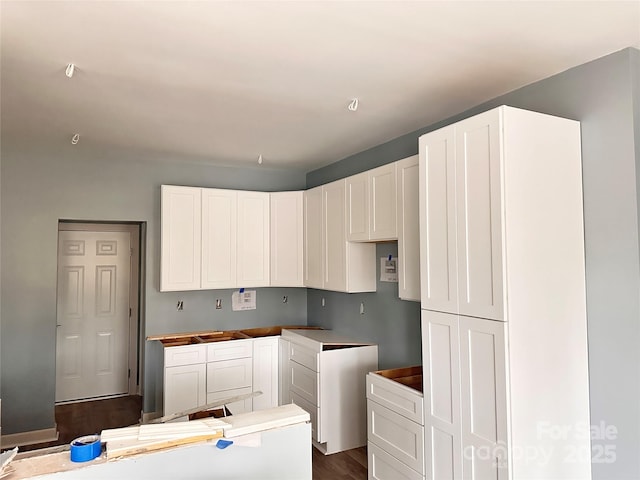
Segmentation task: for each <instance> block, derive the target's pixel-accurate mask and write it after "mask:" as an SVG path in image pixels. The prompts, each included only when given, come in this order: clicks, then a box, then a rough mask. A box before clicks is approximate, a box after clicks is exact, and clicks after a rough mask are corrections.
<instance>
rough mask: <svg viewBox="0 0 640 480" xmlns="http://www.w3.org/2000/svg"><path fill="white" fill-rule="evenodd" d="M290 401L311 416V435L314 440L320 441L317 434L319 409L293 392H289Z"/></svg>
mask: <svg viewBox="0 0 640 480" xmlns="http://www.w3.org/2000/svg"><path fill="white" fill-rule="evenodd" d="M291 401H292V402H293V403H295V404H296V405H298V406H299V407H300V408H302V409H303V410H305V411H306V412H307V413H308V414H309V417H311V437H312V438H313V439H314V440H315V441H316V442H320V443H322V441H321V440H320V435H319V433H320V432H319V430H318V429H319V424H318V417H319V416H320V409H319V408H318V407H316V406H315V405H313V404H312V403H309V402H307V401H306V400H305V399H304V398H302V397H301V396H300V395H298V394H296V393H294V392H291Z"/></svg>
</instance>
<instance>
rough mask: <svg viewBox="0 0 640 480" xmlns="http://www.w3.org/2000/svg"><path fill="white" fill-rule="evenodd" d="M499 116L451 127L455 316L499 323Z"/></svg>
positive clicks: (491, 113)
mask: <svg viewBox="0 0 640 480" xmlns="http://www.w3.org/2000/svg"><path fill="white" fill-rule="evenodd" d="M500 136H501V128H500V112H499V110H491V111H489V112H486V113H483V114H481V115H476V116H475V117H471V118H469V119H467V120H463V121H462V122H459V123H457V124H455V138H456V167H455V168H456V194H457V199H456V205H457V220H458V223H457V251H458V297H459V312H460V314H462V315H470V316H473V317H481V318H491V319H494V320H502V319H503V300H502V275H503V272H502V233H501V232H502V223H501V222H502V221H501V211H502V207H501V180H500V179H501V174H500V164H501V162H500V160H501V148H500Z"/></svg>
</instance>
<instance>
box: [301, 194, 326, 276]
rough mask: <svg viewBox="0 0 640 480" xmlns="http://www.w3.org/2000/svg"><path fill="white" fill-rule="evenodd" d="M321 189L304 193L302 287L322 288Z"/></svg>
mask: <svg viewBox="0 0 640 480" xmlns="http://www.w3.org/2000/svg"><path fill="white" fill-rule="evenodd" d="M322 225H323V224H322V187H316V188H311V189H309V190H306V191H305V192H304V285H305V287H309V288H322V286H323V283H322V279H323V275H324V273H323V264H322V258H323V250H322V249H323V245H322V230H323V226H322Z"/></svg>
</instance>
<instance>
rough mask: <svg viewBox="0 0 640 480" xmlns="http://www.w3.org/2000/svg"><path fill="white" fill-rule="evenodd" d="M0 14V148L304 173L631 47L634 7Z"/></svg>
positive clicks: (194, 6)
mask: <svg viewBox="0 0 640 480" xmlns="http://www.w3.org/2000/svg"><path fill="white" fill-rule="evenodd" d="M0 8H1V10H0V15H1V17H0V18H1V22H2V23H1V42H2V43H1V45H2V50H1V53H2V56H1V59H0V60H1V62H0V67H1V78H0V80H1V83H0V87H1V94H2V96H1V101H2V103H1V104H0V106H1V113H2V124H1V126H2V131H3V132H2V134H3V142H5V143H9V144H12V145H14V146H16V145H17V146H22V148H28V146H29V145H35V144H38V145H40V146H41V147H43V148H46V147H47V145H53V144H56V145H58V144H63V143H64V144H69V147H68V148H74V149H83V150H84V151H86V152H87V155H90V154H91V152H96V151H105V150H108V149H114V150H117V151H129V152H131V155H132V156H134V155H136V156H139V157H144V158H166V157H172V158H175V159H180V160H184V161H190V162H194V161H195V162H207V163H211V164H224V165H229V164H239V165H257V163H256V160H257V158H258V155H259V154H262V155H263V157H264V163H263V166H264V167H267V166H276V167H286V168H300V169H303V170H305V171H309V170H312V169H314V168H317V167H319V166H322V165H325V164H328V163H331V162H334V161H336V160H339V159H341V158H344V157H346V156H348V155H351V154H353V153H356V152H359V151H362V150H365V149H367V148H369V147H372V146H375V145H377V144H380V143H383V142H385V141H388V140H391V139H393V138H395V137H397V136H400V135H402V134H405V133H409V132H411V131H414V130H417V129H419V128H422V127H424V126H427V125H429V124H431V123H434V122H436V121H438V120H442V119H444V118H446V117H449V116H451V115H454V114H456V113H459V112H461V111H463V110H465V109H467V108H470V107H472V106H475V105H477V104H479V103H481V102H483V101H485V100H489V99H491V98H494V97H496V96H498V95H500V94H503V93H506V92H508V91H511V90H514V89H516V88H518V87H520V86H523V85H526V84H529V83H532V82H534V81H536V80H539V79H542V78H545V77H548V76H550V75H553V74H555V73H558V72H561V71H563V70H566V69H568V68H570V67H572V66H575V65H579V64H581V63H585V62H587V61H589V60H592V59H595V58H598V57H601V56H603V55H606V54H608V53H611V52H614V51H617V50H620V49H622V48H625V47H627V46H640V0H636V1H626V2H625V1H605V0H601V1H592V2H583V1H546V2H542V1H540V2H537V1H497V2H488V1H471V2H460V1H444V2H443V1H440V2H436V1H414V2H405V1H360V2H355V1H331V2H330V1H292V2H281V1H260V2H244V1H233V2H220V1H193V2H187V1H145V2H142V1H140V2H138V1H136V2H134V1H87V0H85V1H44V2H37V1H7V0H2V2H1V3H0ZM68 63H75V64H76V65H77V70H76V74H75V75H74V76H73V78H67V77H66V76H65V74H64V71H65V67H66V65H67V64H68ZM354 97H357V98H358V99H359V102H360V107H359V109H358V111H357V112H350V111H348V110H347V105H348V103H349V102H350V100H351V99H352V98H354ZM76 132H77V133H79V134H80V142H79V143H78V145H76V146H75V147H73V146H71V144H70V140H71V137H72V135H73V134H74V133H76Z"/></svg>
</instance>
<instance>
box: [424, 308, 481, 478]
mask: <svg viewBox="0 0 640 480" xmlns="http://www.w3.org/2000/svg"><path fill="white" fill-rule="evenodd" d="M458 328H459V327H458V317H457V315H453V314H446V313H440V312H432V311H429V310H423V311H422V357H423V363H424V366H423V369H422V372H423V373H422V375H423V377H422V378H423V383H424V408H425V428H424V432H425V441H424V444H425V468H426V476H427V478H434V479H436V478H437V479H458V478H462V444H461V440H462V439H461V430H460V363H459V354H458V338H459V336H458V333H459V330H458ZM487 478H488V477H487Z"/></svg>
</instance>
